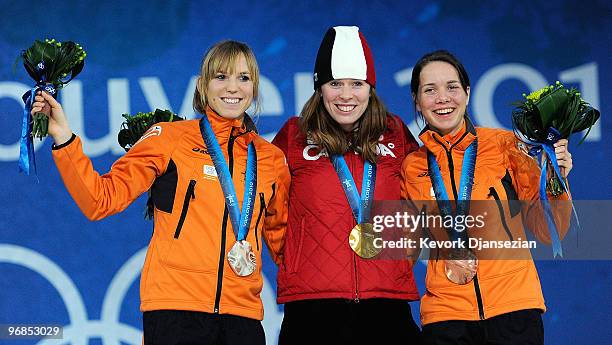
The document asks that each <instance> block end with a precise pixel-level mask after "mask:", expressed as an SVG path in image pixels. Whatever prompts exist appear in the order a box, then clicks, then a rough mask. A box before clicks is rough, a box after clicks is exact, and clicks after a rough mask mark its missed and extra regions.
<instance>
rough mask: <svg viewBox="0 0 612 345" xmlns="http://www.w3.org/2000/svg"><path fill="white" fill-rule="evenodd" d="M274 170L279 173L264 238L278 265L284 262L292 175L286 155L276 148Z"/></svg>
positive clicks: (267, 214)
mask: <svg viewBox="0 0 612 345" xmlns="http://www.w3.org/2000/svg"><path fill="white" fill-rule="evenodd" d="M275 151H276V152H277V154H276V155H275V157H274V160H275V162H274V167H275V169H274V171H275V172H276V173H277V176H276V182H275V186H276V187H275V188H276V190H275V193H274V196H273V197H272V199H271V200H270V203H269V205H268V207H267V208H266V218H265V221H264V222H265V227H264V229H265V230H264V232H263V236H264V240H265V241H266V244H267V245H268V249H269V250H270V255H271V256H272V260H274V262H275V263H276V264H277V265H280V264H281V263H282V262H283V248H284V246H285V232H286V230H287V215H288V207H289V200H288V199H289V185H290V183H291V177H290V174H289V168H288V167H287V161H286V160H285V155H283V154H282V153H281V152H280V151H278V150H275Z"/></svg>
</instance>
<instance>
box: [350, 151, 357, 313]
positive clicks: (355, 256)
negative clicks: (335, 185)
mask: <svg viewBox="0 0 612 345" xmlns="http://www.w3.org/2000/svg"><path fill="white" fill-rule="evenodd" d="M355 156H356V155H350V157H351V163H352V164H351V169H350V171H351V174H353V171H355V158H354V157H355ZM353 223H355V225H356V224H357V221H354V222H353ZM351 251H352V250H351ZM353 269H354V270H355V298H354V299H353V301H354V302H355V303H359V272H358V270H357V254H356V253H355V252H353Z"/></svg>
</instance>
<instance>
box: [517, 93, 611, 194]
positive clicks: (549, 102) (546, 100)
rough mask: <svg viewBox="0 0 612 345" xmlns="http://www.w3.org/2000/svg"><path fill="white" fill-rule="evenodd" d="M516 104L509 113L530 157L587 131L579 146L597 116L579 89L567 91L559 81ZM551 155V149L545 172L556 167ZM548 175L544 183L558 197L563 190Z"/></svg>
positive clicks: (555, 180) (524, 97)
mask: <svg viewBox="0 0 612 345" xmlns="http://www.w3.org/2000/svg"><path fill="white" fill-rule="evenodd" d="M515 105H516V108H515V109H514V110H513V112H512V125H513V127H514V133H515V134H516V136H517V137H518V138H519V139H520V140H521V141H523V142H525V143H526V144H528V145H531V147H532V149H531V150H530V152H529V153H530V154H531V155H532V156H536V155H538V154H539V153H541V152H542V150H543V149H545V148H552V145H553V144H554V143H555V142H556V141H557V140H559V139H567V138H569V136H570V135H571V134H573V133H576V132H580V131H583V130H586V129H588V131H587V132H586V133H585V135H584V136H583V138H582V140H581V141H580V143H582V142H583V141H584V139H585V138H586V137H587V135H588V134H589V132H590V130H591V128H592V127H593V125H594V124H595V122H597V120H598V119H599V116H600V114H599V111H598V110H597V109H595V108H593V107H591V106H590V105H589V103H587V102H586V101H585V100H583V99H582V98H581V97H580V93H579V92H578V90H576V89H574V88H571V89H566V88H565V87H564V86H563V84H561V83H560V82H558V81H557V82H556V83H555V84H554V85H549V86H546V87H544V88H542V89H539V90H536V91H534V92H532V93H531V94H529V95H526V94H523V100H522V101H520V102H516V103H515ZM553 153H554V149H553V150H552V151H549V154H547V156H548V157H547V166H546V169H547V170H549V171H552V170H554V166H556V159H555V156H554V154H553ZM551 155H552V157H551ZM552 159H554V162H552V161H551V160H552ZM548 176H552V177H551V178H550V179H549V180H548V181H547V188H548V190H549V191H550V192H551V193H552V194H553V195H559V194H561V193H562V192H563V189H562V184H561V182H560V181H559V178H558V177H557V176H555V174H549V175H548Z"/></svg>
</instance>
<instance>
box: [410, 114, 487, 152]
mask: <svg viewBox="0 0 612 345" xmlns="http://www.w3.org/2000/svg"><path fill="white" fill-rule="evenodd" d="M464 119H465V121H464V126H463V127H462V128H461V129H460V130H459V131H457V133H455V134H447V135H444V136H442V135H440V133H438V132H436V131H435V130H433V129H432V128H431V127H430V126H429V125H427V126H425V128H423V130H422V131H421V133H420V134H419V139H421V141H422V142H423V145H424V146H425V147H426V148H427V149H428V150H429V151H431V152H432V153H434V154H435V153H437V152H439V151H441V150H450V149H455V150H459V151H465V150H466V149H467V148H468V146H470V144H471V143H472V141H474V139H475V138H476V128H475V127H474V125H473V124H472V121H471V120H470V118H469V117H468V116H467V115H466V116H465V117H464Z"/></svg>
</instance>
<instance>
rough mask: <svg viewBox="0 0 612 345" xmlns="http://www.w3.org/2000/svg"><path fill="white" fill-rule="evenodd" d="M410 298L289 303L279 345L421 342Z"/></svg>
mask: <svg viewBox="0 0 612 345" xmlns="http://www.w3.org/2000/svg"><path fill="white" fill-rule="evenodd" d="M419 337H420V330H419V328H418V326H417V325H416V323H415V322H414V320H413V319H412V313H411V310H410V305H409V304H408V302H406V301H401V300H392V299H365V300H361V301H359V302H357V303H356V302H353V301H347V300H339V299H318V300H307V301H298V302H289V303H286V304H285V317H284V318H283V324H282V326H281V331H280V336H279V339H278V344H279V345H301V344H304V345H311V344H317V345H319V344H338V345H344V344H347V345H349V344H350V345H359V344H368V345H371V344H385V345H386V344H406V345H409V344H418V343H419Z"/></svg>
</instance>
